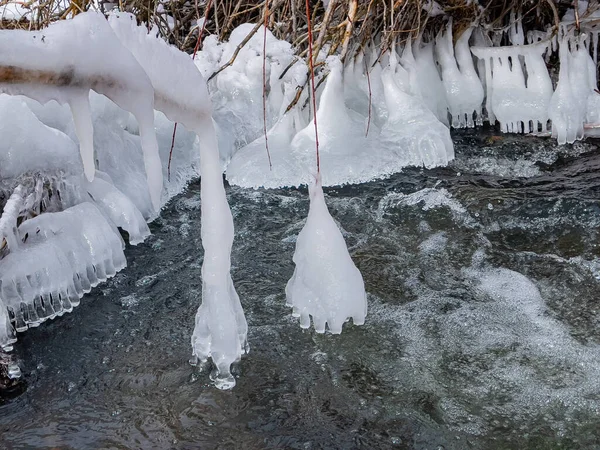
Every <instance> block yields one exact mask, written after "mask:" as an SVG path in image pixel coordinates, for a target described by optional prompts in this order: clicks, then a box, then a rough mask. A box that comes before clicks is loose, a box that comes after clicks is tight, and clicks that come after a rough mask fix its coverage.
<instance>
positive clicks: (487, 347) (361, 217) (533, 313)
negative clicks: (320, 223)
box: [0, 132, 600, 449]
mask: <svg viewBox="0 0 600 450" xmlns="http://www.w3.org/2000/svg"><path fill="white" fill-rule="evenodd" d="M456 152H457V160H456V161H455V162H454V163H453V164H452V166H451V167H448V168H443V169H436V170H419V169H410V170H407V171H406V172H405V173H402V174H398V175H396V176H394V177H393V178H391V179H388V180H382V181H376V182H372V183H368V184H364V185H360V186H352V187H344V188H336V189H329V190H327V192H326V195H327V201H328V204H329V207H330V211H331V213H332V215H333V217H334V218H335V219H336V220H337V221H338V222H339V224H340V226H341V227H342V229H343V232H344V235H345V238H346V240H347V243H348V245H349V248H350V251H351V254H352V256H353V258H354V260H355V262H356V264H357V266H358V267H359V269H360V270H361V271H362V273H363V276H364V279H365V283H366V287H367V291H368V293H369V308H370V309H369V315H368V317H367V323H366V324H365V325H364V326H362V327H355V326H349V325H346V328H345V330H344V332H343V333H342V335H341V336H330V335H324V336H323V335H317V334H315V333H313V332H311V331H305V330H301V329H300V327H299V326H298V323H297V321H296V319H293V318H292V317H291V315H290V309H289V308H287V307H285V296H284V288H285V284H286V282H287V280H288V279H289V278H290V276H291V274H292V272H293V263H292V254H293V251H294V239H295V236H296V235H297V233H298V232H299V231H300V229H301V227H302V224H303V219H304V218H305V217H306V214H307V209H308V199H307V196H306V192H303V191H297V190H279V191H250V190H243V189H239V188H235V187H232V188H230V189H229V190H228V195H229V201H230V204H231V205H232V208H233V213H234V220H235V224H236V228H237V230H236V240H235V243H234V250H233V256H232V262H233V268H232V276H233V279H234V282H235V284H236V287H237V290H238V293H239V295H240V298H241V299H242V304H243V306H244V309H245V311H246V315H247V319H248V324H249V329H250V331H249V342H250V346H251V352H250V354H249V355H247V356H246V357H244V358H243V359H242V361H241V363H240V364H239V366H238V368H237V372H238V374H239V379H238V384H237V386H236V387H235V388H234V389H233V390H232V391H220V390H217V389H215V388H214V387H213V386H212V385H211V383H210V380H209V378H208V371H209V368H206V367H205V368H201V369H199V368H194V367H192V366H190V365H189V364H188V362H187V361H188V359H189V357H190V342H189V341H190V335H191V332H192V328H193V319H194V314H195V311H196V309H197V307H198V304H199V302H200V291H201V280H200V266H201V263H202V249H201V242H200V238H199V235H200V233H199V217H200V209H199V206H200V204H199V184H198V183H194V184H192V185H191V186H190V187H189V189H188V190H187V191H186V192H185V193H183V194H181V195H179V196H178V197H176V198H175V199H174V200H173V201H171V202H170V203H169V204H168V205H167V206H166V207H165V209H164V211H163V213H162V215H161V217H160V218H159V219H158V220H157V221H156V222H155V223H154V224H152V227H151V228H152V233H153V235H152V237H151V238H150V239H149V240H148V241H147V242H146V243H145V244H143V245H140V246H138V247H131V248H128V249H127V257H128V262H129V267H128V268H127V269H126V270H124V271H123V272H121V273H120V274H118V275H117V276H116V277H115V278H114V279H112V280H110V281H109V282H108V283H105V284H103V285H101V286H99V287H98V288H97V289H96V290H95V291H94V292H93V293H92V294H91V295H88V296H86V297H85V298H84V299H83V301H82V303H81V305H80V306H79V307H78V308H77V310H76V311H75V312H74V313H73V314H70V315H68V316H64V317H62V318H59V319H57V320H54V321H53V322H51V323H47V324H44V325H42V326H41V327H39V328H37V329H33V330H30V331H28V332H27V333H24V334H23V335H21V336H20V339H19V342H18V343H17V345H16V353H17V354H18V357H19V361H20V364H21V368H22V370H23V373H24V375H25V380H26V382H27V390H26V392H25V393H24V394H22V395H21V396H19V397H17V398H16V399H13V400H11V401H9V402H6V403H4V404H0V447H2V448H73V449H88V448H89V449H95V448H114V449H124V448H134V449H138V448H139V449H149V448H159V449H171V448H173V449H195V448H200V449H205V448H206V449H212V448H226V449H229V448H231V449H233V448H240V449H259V448H292V449H314V448H330V449H338V448H367V449H379V448H382V449H386V448H400V449H471V448H473V449H563V448H564V449H579V448H581V449H595V448H600V345H599V344H600V327H599V325H600V258H599V256H600V247H599V244H600V236H599V235H598V230H599V228H598V227H599V225H600V173H599V170H598V169H600V151H598V149H597V148H596V147H595V145H594V143H593V142H592V143H590V142H588V143H586V144H579V145H576V146H572V147H564V148H560V149H559V148H558V147H556V146H555V145H554V144H553V143H552V142H551V141H550V140H543V139H536V138H522V137H521V138H516V137H508V136H505V137H502V138H501V139H496V138H494V137H493V136H492V135H487V134H485V133H482V132H478V133H460V134H458V135H457V136H456Z"/></svg>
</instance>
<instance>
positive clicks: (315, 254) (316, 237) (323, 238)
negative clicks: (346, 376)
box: [285, 176, 367, 334]
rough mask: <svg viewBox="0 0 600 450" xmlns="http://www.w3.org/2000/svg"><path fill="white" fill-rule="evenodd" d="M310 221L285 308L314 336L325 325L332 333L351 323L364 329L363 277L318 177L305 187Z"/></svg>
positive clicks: (299, 245) (296, 256)
mask: <svg viewBox="0 0 600 450" xmlns="http://www.w3.org/2000/svg"><path fill="white" fill-rule="evenodd" d="M309 195H310V209H309V212H308V218H307V219H306V224H305V225H304V228H302V231H301V232H300V234H299V235H298V239H297V241H296V251H295V252H294V263H295V264H296V269H295V270H294V275H293V276H292V278H291V279H290V281H289V282H288V284H287V286H286V289H285V293H286V298H287V305H288V306H291V307H292V308H293V312H292V314H293V315H294V317H299V318H300V326H301V327H302V328H309V327H310V318H311V317H312V321H313V325H314V328H315V331H316V332H317V333H324V332H325V327H326V326H327V327H328V329H329V331H330V332H332V333H334V334H339V333H341V332H342V326H343V325H344V323H345V322H346V321H348V320H349V319H350V318H352V320H353V322H354V324H355V325H362V324H363V323H364V322H365V317H366V315H367V296H366V293H365V286H364V282H363V278H362V275H361V274H360V272H359V270H358V269H357V268H356V266H355V265H354V262H353V261H352V258H351V257H350V254H349V253H348V249H347V247H346V242H345V241H344V238H343V237H342V233H341V232H340V230H339V228H338V227H337V225H336V223H335V222H334V220H333V218H332V217H331V215H330V214H329V211H328V209H327V205H326V203H325V197H324V196H323V189H322V187H321V180H320V177H319V176H317V178H316V179H315V180H314V182H313V183H311V184H310V185H309Z"/></svg>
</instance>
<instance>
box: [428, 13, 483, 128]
mask: <svg viewBox="0 0 600 450" xmlns="http://www.w3.org/2000/svg"><path fill="white" fill-rule="evenodd" d="M472 32H473V29H472V28H469V29H467V30H465V31H464V32H463V34H462V35H461V36H460V37H459V38H458V40H457V41H456V46H455V47H453V46H452V22H451V21H450V22H449V23H448V27H447V29H446V32H445V33H443V34H441V33H440V34H439V35H438V37H437V38H436V46H435V49H436V52H437V57H438V61H439V63H440V65H441V67H442V82H443V85H444V88H445V89H446V99H447V101H448V107H449V110H450V114H451V115H452V126H453V127H460V128H464V127H465V126H467V127H473V126H475V122H477V124H481V123H482V115H481V107H482V103H483V98H484V93H483V86H482V85H481V81H480V80H479V77H478V75H477V72H475V66H474V65H473V58H472V56H471V51H470V49H469V38H470V37H471V33H472Z"/></svg>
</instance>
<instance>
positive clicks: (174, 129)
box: [167, 0, 212, 181]
mask: <svg viewBox="0 0 600 450" xmlns="http://www.w3.org/2000/svg"><path fill="white" fill-rule="evenodd" d="M211 6H212V0H208V3H207V5H206V9H205V10H204V22H203V23H202V28H201V29H200V32H199V33H198V40H197V41H196V46H195V47H194V55H193V56H192V61H193V60H194V59H196V53H198V49H199V48H200V43H201V42H202V35H204V30H205V29H206V22H207V21H208V13H209V12H210V8H211ZM176 134H177V122H175V124H174V125H173V138H172V139H171V150H169V164H168V165H167V179H168V180H169V181H171V159H172V158H173V148H174V147H175V135H176Z"/></svg>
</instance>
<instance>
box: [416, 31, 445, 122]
mask: <svg viewBox="0 0 600 450" xmlns="http://www.w3.org/2000/svg"><path fill="white" fill-rule="evenodd" d="M414 55H415V70H416V73H417V77H416V80H417V88H418V92H419V94H420V96H421V97H422V98H423V101H424V102H425V104H426V105H427V107H428V108H429V110H430V111H431V112H432V113H434V114H435V115H436V117H437V118H438V120H439V121H440V122H442V123H443V124H444V125H448V102H447V100H446V91H445V89H444V85H443V84H442V80H441V78H440V74H439V71H438V68H437V66H436V65H435V60H434V57H433V42H431V43H429V44H425V45H420V42H417V43H415V46H414Z"/></svg>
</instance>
